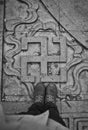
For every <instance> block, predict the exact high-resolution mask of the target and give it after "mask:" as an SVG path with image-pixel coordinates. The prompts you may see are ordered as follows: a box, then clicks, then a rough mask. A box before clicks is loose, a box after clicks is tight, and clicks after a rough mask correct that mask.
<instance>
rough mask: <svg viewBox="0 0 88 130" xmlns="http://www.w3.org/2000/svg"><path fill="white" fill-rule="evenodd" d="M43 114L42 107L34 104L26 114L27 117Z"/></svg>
mask: <svg viewBox="0 0 88 130" xmlns="http://www.w3.org/2000/svg"><path fill="white" fill-rule="evenodd" d="M43 112H44V105H43V104H41V103H34V104H32V106H31V107H30V108H29V109H28V111H27V114H29V115H39V114H41V113H43Z"/></svg>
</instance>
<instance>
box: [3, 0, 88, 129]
mask: <svg viewBox="0 0 88 130" xmlns="http://www.w3.org/2000/svg"><path fill="white" fill-rule="evenodd" d="M58 13H59V12H58ZM4 17H5V18H4V38H3V39H4V40H3V43H2V44H3V46H4V48H3V56H2V61H3V63H2V67H3V70H2V75H1V76H2V79H3V80H2V84H1V86H2V87H1V90H2V91H1V100H2V102H4V103H6V102H7V103H8V102H11V103H12V102H13V103H14V102H17V103H18V104H20V103H21V102H22V103H24V102H32V99H33V87H34V86H35V85H36V83H37V82H39V81H41V82H43V83H44V84H45V85H47V84H48V83H49V82H54V83H55V84H56V86H57V89H58V96H57V106H58V109H59V110H60V114H61V115H62V116H63V118H64V120H65V121H66V124H67V126H68V127H69V128H71V130H72V129H73V130H79V129H80V130H86V129H88V125H87V123H86V122H88V118H87V117H85V116H82V113H84V114H85V113H86V114H87V112H88V110H87V108H88V107H87V106H88V49H87V48H86V47H84V46H83V45H82V44H80V43H79V42H78V41H77V40H76V39H75V38H74V37H72V36H71V35H70V34H69V33H68V32H67V31H66V30H65V29H64V28H63V27H62V26H60V25H58V23H57V22H56V21H55V19H54V18H53V17H52V16H50V14H49V13H48V12H47V11H46V9H45V8H44V7H43V6H42V4H41V2H40V1H35V0H25V1H24V0H22V1H21V0H13V1H11V0H9V1H8V0H5V16H4ZM19 102H20V103H19ZM7 106H8V105H7ZM9 106H10V105H9ZM15 106H16V105H15ZM16 107H17V106H16ZM20 108H21V107H20ZM5 109H6V108H5ZM16 110H17V109H15V108H14V110H13V113H15V112H16ZM18 111H19V110H18ZM21 111H22V108H21ZM7 113H8V112H7ZM9 113H11V112H9ZM68 113H69V114H68ZM74 113H75V114H76V113H80V115H78V116H77V115H76V116H75V117H74ZM65 115H66V116H65ZM71 115H72V116H73V117H72V118H70V116H71ZM71 121H72V122H71ZM73 124H75V125H74V126H73ZM73 127H74V128H73Z"/></svg>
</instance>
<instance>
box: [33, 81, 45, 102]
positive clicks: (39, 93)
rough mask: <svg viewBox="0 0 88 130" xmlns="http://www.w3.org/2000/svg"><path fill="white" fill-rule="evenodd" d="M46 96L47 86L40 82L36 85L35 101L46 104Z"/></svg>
mask: <svg viewBox="0 0 88 130" xmlns="http://www.w3.org/2000/svg"><path fill="white" fill-rule="evenodd" d="M44 97H45V86H44V85H43V83H41V82H40V83H38V84H37V85H36V86H35V87H34V103H42V104H44Z"/></svg>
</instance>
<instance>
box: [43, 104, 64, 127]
mask: <svg viewBox="0 0 88 130" xmlns="http://www.w3.org/2000/svg"><path fill="white" fill-rule="evenodd" d="M45 109H46V110H49V118H51V119H53V120H55V121H57V122H59V123H60V124H62V125H63V126H65V127H66V124H65V122H64V121H63V119H62V118H61V116H60V114H59V111H58V109H57V106H56V105H55V104H53V103H47V104H46V105H45Z"/></svg>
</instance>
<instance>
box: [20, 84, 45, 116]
mask: <svg viewBox="0 0 88 130" xmlns="http://www.w3.org/2000/svg"><path fill="white" fill-rule="evenodd" d="M44 96H45V87H44V85H43V84H42V83H38V84H37V85H36V86H35V87H34V103H33V104H32V106H31V107H30V108H29V109H28V111H27V112H21V113H19V114H30V115H38V114H41V113H43V112H44Z"/></svg>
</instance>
